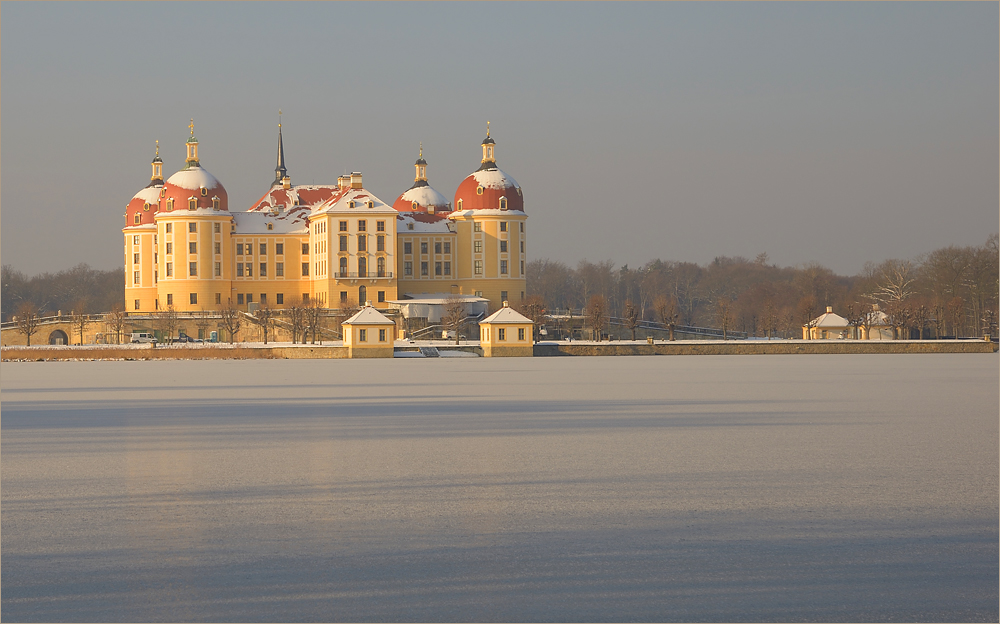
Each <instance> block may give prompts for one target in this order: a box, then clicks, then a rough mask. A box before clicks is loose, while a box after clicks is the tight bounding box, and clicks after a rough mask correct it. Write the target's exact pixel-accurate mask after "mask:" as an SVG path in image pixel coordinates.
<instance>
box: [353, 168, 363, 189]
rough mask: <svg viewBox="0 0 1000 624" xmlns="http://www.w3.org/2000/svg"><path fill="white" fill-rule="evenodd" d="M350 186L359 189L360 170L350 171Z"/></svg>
mask: <svg viewBox="0 0 1000 624" xmlns="http://www.w3.org/2000/svg"><path fill="white" fill-rule="evenodd" d="M351 188H352V189H359V188H361V172H360V171H355V172H353V173H351Z"/></svg>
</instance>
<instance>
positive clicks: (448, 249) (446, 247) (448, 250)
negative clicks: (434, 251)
mask: <svg viewBox="0 0 1000 624" xmlns="http://www.w3.org/2000/svg"><path fill="white" fill-rule="evenodd" d="M444 252H445V253H446V254H450V253H451V243H445V244H444Z"/></svg>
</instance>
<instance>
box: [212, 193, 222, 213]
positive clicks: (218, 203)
mask: <svg viewBox="0 0 1000 624" xmlns="http://www.w3.org/2000/svg"><path fill="white" fill-rule="evenodd" d="M221 205H222V200H220V199H219V198H218V197H217V196H216V197H213V198H212V210H218V209H219V207H220V206H221Z"/></svg>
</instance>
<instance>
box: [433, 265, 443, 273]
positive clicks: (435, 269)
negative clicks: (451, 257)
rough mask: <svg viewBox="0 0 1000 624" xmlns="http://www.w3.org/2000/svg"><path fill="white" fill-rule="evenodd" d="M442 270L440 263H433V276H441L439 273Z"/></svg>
mask: <svg viewBox="0 0 1000 624" xmlns="http://www.w3.org/2000/svg"><path fill="white" fill-rule="evenodd" d="M443 270H444V267H442V266H441V263H440V262H435V263H434V275H441V272H442V271H443Z"/></svg>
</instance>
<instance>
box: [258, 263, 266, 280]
mask: <svg viewBox="0 0 1000 624" xmlns="http://www.w3.org/2000/svg"><path fill="white" fill-rule="evenodd" d="M257 275H259V276H260V277H266V276H267V263H266V262H261V263H260V273H258V274H257Z"/></svg>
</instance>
